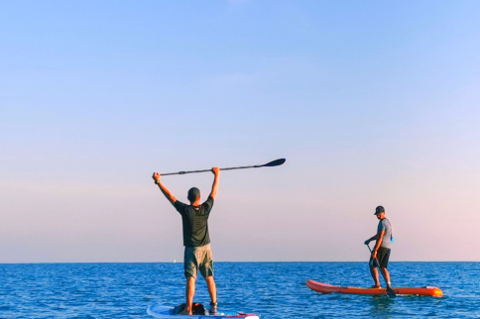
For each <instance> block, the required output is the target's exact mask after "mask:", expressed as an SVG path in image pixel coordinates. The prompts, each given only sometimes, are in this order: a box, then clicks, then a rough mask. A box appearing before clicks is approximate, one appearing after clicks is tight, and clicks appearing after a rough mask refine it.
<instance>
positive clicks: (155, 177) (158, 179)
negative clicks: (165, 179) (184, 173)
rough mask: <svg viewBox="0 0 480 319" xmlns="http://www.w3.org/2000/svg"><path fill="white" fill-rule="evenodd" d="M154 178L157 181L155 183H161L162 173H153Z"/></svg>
mask: <svg viewBox="0 0 480 319" xmlns="http://www.w3.org/2000/svg"><path fill="white" fill-rule="evenodd" d="M152 178H153V180H154V181H155V183H159V182H160V173H158V172H155V173H153V176H152Z"/></svg>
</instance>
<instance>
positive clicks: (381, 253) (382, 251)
mask: <svg viewBox="0 0 480 319" xmlns="http://www.w3.org/2000/svg"><path fill="white" fill-rule="evenodd" d="M390 251H391V249H389V248H383V247H380V248H379V249H378V251H377V260H378V263H379V264H380V265H379V264H377V262H376V261H375V260H373V258H372V257H371V256H370V263H369V264H370V266H372V265H373V266H374V267H380V268H387V267H388V260H389V259H390Z"/></svg>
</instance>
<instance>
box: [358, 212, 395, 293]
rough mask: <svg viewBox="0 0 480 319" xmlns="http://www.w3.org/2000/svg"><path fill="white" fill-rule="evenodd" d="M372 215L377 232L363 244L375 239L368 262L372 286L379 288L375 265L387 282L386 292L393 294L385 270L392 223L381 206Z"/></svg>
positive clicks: (388, 255)
mask: <svg viewBox="0 0 480 319" xmlns="http://www.w3.org/2000/svg"><path fill="white" fill-rule="evenodd" d="M374 215H375V216H377V218H378V219H379V223H378V227H377V233H376V234H375V236H372V237H371V238H369V239H367V240H366V241H365V245H368V244H369V243H370V242H371V241H372V240H376V243H375V246H374V247H373V250H372V254H371V256H370V263H369V265H370V272H371V274H372V277H373V281H374V282H375V286H373V287H372V288H381V286H380V279H379V276H378V270H377V267H379V268H380V271H381V272H382V275H383V278H385V281H386V282H387V292H388V293H389V294H393V295H394V294H395V292H393V289H392V287H391V282H390V274H389V272H388V270H387V267H388V260H389V259H390V251H391V240H392V225H391V224H390V221H389V220H388V219H387V218H386V217H385V208H383V206H378V207H377V208H376V209H375V213H374Z"/></svg>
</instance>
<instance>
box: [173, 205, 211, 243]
mask: <svg viewBox="0 0 480 319" xmlns="http://www.w3.org/2000/svg"><path fill="white" fill-rule="evenodd" d="M174 206H175V209H176V210H177V211H178V212H179V213H180V215H181V216H182V227H183V245H184V246H185V247H201V246H205V245H207V244H209V243H210V234H209V232H208V217H209V216H210V211H211V210H212V207H213V198H212V197H211V196H209V197H208V199H207V200H206V201H205V202H204V203H203V204H202V205H200V206H193V205H187V204H185V203H182V202H180V201H178V200H177V201H176V202H175V203H174Z"/></svg>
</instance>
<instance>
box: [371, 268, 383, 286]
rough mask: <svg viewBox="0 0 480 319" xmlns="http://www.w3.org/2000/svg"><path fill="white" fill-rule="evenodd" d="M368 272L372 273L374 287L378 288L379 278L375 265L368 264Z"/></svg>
mask: <svg viewBox="0 0 480 319" xmlns="http://www.w3.org/2000/svg"><path fill="white" fill-rule="evenodd" d="M370 273H371V274H372V278H373V281H374V282H375V287H377V288H380V287H381V286H380V278H379V277H378V269H377V267H375V266H372V265H370Z"/></svg>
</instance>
